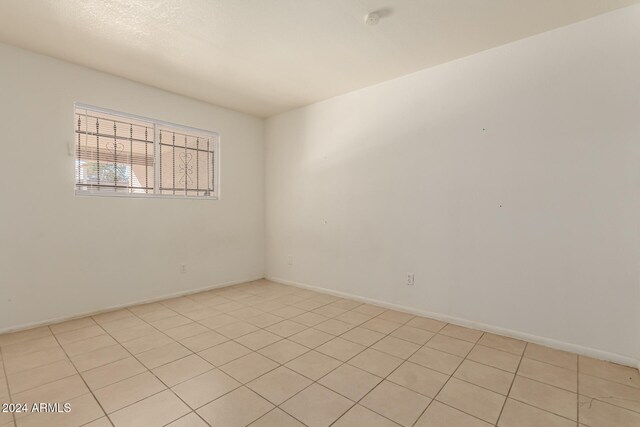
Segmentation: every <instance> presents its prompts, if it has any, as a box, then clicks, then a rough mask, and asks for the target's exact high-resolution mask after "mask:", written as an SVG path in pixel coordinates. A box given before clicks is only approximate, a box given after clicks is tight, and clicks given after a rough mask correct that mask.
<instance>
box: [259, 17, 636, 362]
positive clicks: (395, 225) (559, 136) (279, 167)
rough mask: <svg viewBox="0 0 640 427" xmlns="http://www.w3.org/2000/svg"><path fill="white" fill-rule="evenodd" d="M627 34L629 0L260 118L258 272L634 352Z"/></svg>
mask: <svg viewBox="0 0 640 427" xmlns="http://www.w3.org/2000/svg"><path fill="white" fill-rule="evenodd" d="M639 46H640V7H638V6H635V7H630V8H626V9H622V10H619V11H616V12H613V13H610V14H607V15H603V16H600V17H597V18H595V19H591V20H589V21H585V22H582V23H578V24H575V25H572V26H569V27H564V28H561V29H558V30H555V31H552V32H548V33H544V34H541V35H538V36H535V37H532V38H529V39H525V40H522V41H519V42H516V43H512V44H509V45H506V46H502V47H499V48H496V49H492V50H489V51H486V52H482V53H479V54H476V55H473V56H470V57H467V58H464V59H461V60H458V61H455V62H451V63H448V64H445V65H441V66H438V67H435V68H431V69H427V70H424V71H421V72H418V73H415V74H412V75H409V76H405V77H402V78H399V79H396V80H392V81H389V82H385V83H383V84H379V85H376V86H372V87H369V88H366V89H363V90H359V91H356V92H352V93H349V94H346V95H343V96H339V97H336V98H333V99H331V100H328V101H324V102H320V103H317V104H314V105H311V106H308V107H305V108H300V109H297V110H294V111H291V112H289V113H285V114H282V115H279V116H276V117H273V118H270V119H268V121H267V128H266V133H267V163H266V165H267V166H266V167H267V190H266V195H267V198H266V217H267V251H266V254H267V276H268V277H272V278H276V279H279V280H284V281H290V282H295V283H299V284H306V285H312V286H318V287H322V288H326V289H331V290H333V291H338V292H345V293H349V294H353V295H357V296H361V297H366V298H371V299H375V300H380V301H385V302H388V303H392V304H397V305H401V306H404V307H408V308H412V309H415V310H418V311H421V312H433V313H437V314H439V315H441V316H448V317H451V318H454V319H456V320H457V321H463V322H464V321H472V322H479V323H481V324H484V325H485V326H486V327H490V328H492V329H499V328H505V329H508V330H509V331H507V332H509V333H511V334H514V335H517V336H527V337H530V338H532V339H535V338H536V337H537V338H546V339H550V340H557V341H558V342H556V343H555V344H556V345H559V346H563V347H565V348H570V349H573V350H577V351H585V352H588V353H590V354H594V355H599V356H601V357H605V358H611V359H614V360H617V361H621V362H623V363H632V361H633V359H636V358H638V356H640V348H639V344H640V342H639V341H640V339H639V336H640V328H639V324H640V322H639V321H638V320H639V319H638V312H639V311H640V310H639V309H638V307H640V305H639V304H640V292H639V290H640V288H639V286H638V280H639V277H640V274H639V273H640V271H639V268H638V260H639V259H640V258H639V255H640V253H639V252H640V250H639V248H640V238H639V230H638V223H639V218H640V204H639V197H638V195H639V194H640V185H639V183H640V173H639V172H640V55H639V54H638V52H639V51H638V47H639ZM290 255H291V256H293V265H288V256H290ZM407 272H412V273H415V278H416V285H415V286H414V287H409V286H406V285H404V284H403V283H404V280H405V274H406V273H407ZM594 350H595V351H594Z"/></svg>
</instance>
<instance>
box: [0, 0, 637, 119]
mask: <svg viewBox="0 0 640 427" xmlns="http://www.w3.org/2000/svg"><path fill="white" fill-rule="evenodd" d="M639 2H640V0H482V1H480V0H386V1H384V0H38V1H36V0H33V1H32V0H1V1H0V42H4V43H7V44H12V45H15V46H19V47H23V48H26V49H30V50H33V51H36V52H40V53H44V54H46V55H50V56H53V57H56V58H61V59H64V60H67V61H70V62H73V63H77V64H81V65H84V66H87V67H91V68H94V69H97V70H101V71H105V72H108V73H111V74H115V75H118V76H121V77H125V78H128V79H131V80H135V81H138V82H142V83H146V84H149V85H152V86H156V87H158V88H162V89H165V90H169V91H172V92H176V93H180V94H183V95H187V96H190V97H193V98H196V99H200V100H203V101H207V102H210V103H213V104H217V105H221V106H224V107H228V108H231V109H234V110H238V111H243V112H246V113H250V114H254V115H257V116H261V117H266V116H270V115H273V114H277V113H279V112H283V111H286V110H289V109H292V108H295V107H298V106H302V105H306V104H309V103H312V102H316V101H320V100H322V99H326V98H330V97H333V96H336V95H339V94H342V93H345V92H349V91H352V90H354V89H358V88H361V87H364V86H368V85H371V84H374V83H378V82H381V81H384V80H388V79H391V78H394V77H399V76H402V75H405V74H409V73H412V72H414V71H418V70H420V69H423V68H427V67H430V66H433V65H436V64H441V63H443V62H447V61H451V60H453V59H456V58H460V57H463V56H466V55H470V54H473V53H475V52H479V51H482V50H485V49H489V48H492V47H495V46H499V45H502V44H505V43H509V42H511V41H514V40H518V39H521V38H524V37H528V36H531V35H533V34H537V33H540V32H544V31H548V30H551V29H553V28H557V27H560V26H563V25H567V24H570V23H573V22H577V21H580V20H583V19H586V18H589V17H592V16H595V15H598V14H601V13H605V12H607V11H610V10H613V9H617V8H620V7H624V6H627V5H631V4H635V3H639ZM374 10H381V11H382V15H383V18H382V19H381V21H380V23H379V24H378V25H377V26H367V25H365V24H364V16H365V15H366V13H368V12H371V11H374ZM0 59H1V58H0Z"/></svg>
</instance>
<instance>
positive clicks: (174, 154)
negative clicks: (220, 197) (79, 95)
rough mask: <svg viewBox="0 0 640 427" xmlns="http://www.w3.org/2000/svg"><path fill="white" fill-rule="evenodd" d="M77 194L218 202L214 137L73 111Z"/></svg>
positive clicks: (81, 108)
mask: <svg viewBox="0 0 640 427" xmlns="http://www.w3.org/2000/svg"><path fill="white" fill-rule="evenodd" d="M74 127H75V134H76V147H75V148H76V149H75V156H76V162H75V170H76V193H77V194H98V195H118V196H123V195H128V196H136V195H150V196H162V197H167V196H168V197H209V198H217V194H218V192H217V176H216V173H217V163H216V162H217V157H218V156H217V153H218V135H217V134H216V133H215V132H208V131H203V130H199V129H194V128H188V127H185V126H179V125H174V124H170V123H165V122H161V121H158V120H152V119H146V118H142V117H136V116H132V115H129V114H125V113H119V112H115V111H110V110H105V109H101V108H97V107H91V106H88V105H81V104H76V106H75V126H74Z"/></svg>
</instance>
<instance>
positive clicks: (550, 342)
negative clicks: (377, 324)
mask: <svg viewBox="0 0 640 427" xmlns="http://www.w3.org/2000/svg"><path fill="white" fill-rule="evenodd" d="M266 279H267V280H271V281H273V282H278V283H282V284H284V285H291V286H296V287H299V288H304V289H311V290H314V291H319V292H323V293H326V294H330V295H334V296H338V297H343V298H350V299H353V300H356V301H361V302H366V303H370V304H375V305H379V306H381V307H385V308H390V309H393V310H398V311H404V312H407V313H411V314H415V315H417V316H424V317H430V318H432V319H436V320H441V321H444V322H447V323H453V324H454V325H459V326H465V327H468V328H473V329H479V330H482V331H485V332H491V333H495V334H498V335H504V336H507V337H511V338H517V339H520V340H524V341H529V342H532V343H535V344H540V345H544V346H546V347H551V348H555V349H558V350H564V351H569V352H571V353H576V354H580V355H583V356H588V357H592V358H594V359H600V360H606V361H608V362H614V363H618V364H620V365H625V366H631V367H633V368H638V369H640V360H636V359H634V358H632V357H628V356H623V355H621V354H617V353H610V352H608V351H603V350H598V349H595V348H590V347H584V346H581V345H578V344H571V343H568V342H564V341H558V340H555V339H552V338H547V337H541V336H538V335H531V334H528V333H525V332H520V331H514V330H512V329H506V328H502V327H499V326H494V325H488V324H486V323H480V322H474V321H472V320H468V319H462V318H460V317H455V316H449V315H447V314H441V313H434V312H430V311H424V310H418V309H415V308H411V307H406V306H403V305H398V304H391V303H388V302H385V301H380V300H376V299H372V298H366V297H362V296H359V295H354V294H350V293H348V292H340V291H334V290H332V289H327V288H323V287H321V286H314V285H308V284H305V283H298V282H293V281H291V280H286V279H281V278H279V277H266Z"/></svg>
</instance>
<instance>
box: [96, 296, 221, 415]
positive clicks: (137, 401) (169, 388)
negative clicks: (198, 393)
mask: <svg viewBox="0 0 640 427" xmlns="http://www.w3.org/2000/svg"><path fill="white" fill-rule="evenodd" d="M163 305H164V304H163ZM124 310H127V311H128V312H129V313H131V314H132V315H133V316H134V317H136V318H138V319H140V320H141V321H143V322H145V323H146V324H148V325H150V326H151V327H153V328H154V329H156V330H157V331H159V332H161V333H163V332H162V331H160V330H159V329H158V328H156V327H155V326H154V325H151V324H150V323H149V322H147V321H146V320H144V319H141V318H140V317H138V316H137V315H136V314H135V313H134V312H132V311H131V310H129V309H128V308H125V309H124ZM94 321H95V319H94ZM96 323H97V322H96ZM107 323H108V322H107ZM100 327H102V325H100ZM134 327H135V326H134ZM102 329H103V330H104V331H105V332H106V333H107V334H108V335H109V336H110V337H111V338H113V339H114V340H115V341H116V342H117V343H118V344H119V345H120V346H121V347H122V348H123V349H124V350H125V351H126V352H127V353H129V354H130V355H131V357H133V358H134V359H135V360H137V361H138V363H140V364H141V365H142V366H144V368H145V369H146V372H149V373H150V374H151V375H153V376H154V377H155V378H156V379H157V380H158V381H160V383H161V384H162V385H164V386H165V387H167V388H166V389H165V390H161V391H159V392H157V393H153V394H151V395H149V396H146V397H144V398H142V399H139V400H136V401H135V402H131V403H129V404H128V405H125V406H123V407H122V408H118V409H117V410H115V411H113V412H112V413H111V414H109V413H107V411H104V408H103V411H104V413H105V415H106V416H107V419H108V420H109V422H110V423H111V424H112V425H115V424H114V422H113V420H112V419H111V415H112V414H115V413H116V412H118V411H121V410H123V409H125V408H128V407H130V406H132V405H135V404H136V403H139V402H141V401H143V400H145V399H148V398H149V397H152V396H155V395H157V394H160V393H162V392H164V391H167V390H169V391H171V393H172V394H173V395H174V396H175V397H176V398H178V400H180V401H181V402H182V403H184V404H185V406H186V407H187V408H188V409H189V412H188V413H186V414H185V415H184V416H187V415H189V413H191V412H195V411H193V410H191V406H189V405H188V404H187V402H185V401H184V400H182V398H181V397H180V396H178V395H177V394H176V392H175V391H173V389H172V388H171V387H170V386H169V385H168V384H166V383H165V382H164V381H162V380H161V379H160V378H158V376H157V375H156V374H155V372H153V371H152V370H151V369H149V368H148V367H147V366H146V365H145V364H144V363H142V362H141V361H140V360H139V359H138V358H137V357H136V355H135V354H133V353H132V352H131V351H129V349H128V348H126V347H125V346H124V345H122V343H120V341H118V340H117V339H116V338H115V337H114V336H113V335H111V334H110V333H109V332H108V331H107V330H106V329H104V328H102ZM125 329H126V328H125ZM165 335H166V334H165ZM167 336H168V335H167ZM169 338H171V337H169ZM172 339H173V338H172ZM174 342H177V341H176V340H174ZM179 344H180V345H182V344H181V343H179ZM161 347H162V346H161ZM156 348H157V347H156ZM185 348H186V347H185ZM187 350H189V349H187ZM189 351H191V350H189ZM143 353H144V352H143ZM193 354H195V353H193ZM185 357H187V356H185ZM120 360H122V359H120ZM178 360H179V359H178ZM168 363H171V362H168ZM107 365H108V363H107ZM102 366H105V365H102ZM161 366H163V365H161ZM212 366H213V365H212ZM214 368H215V367H214ZM154 369H155V368H154ZM212 370H213V369H210V370H208V371H206V372H210V371H212ZM206 372H203V374H204V373H206ZM143 373H144V372H142V373H139V374H136V375H133V376H131V377H129V378H126V379H123V380H120V381H116V382H115V383H113V384H118V383H119V382H122V381H126V380H128V379H130V378H133V377H135V376H138V375H141V374H143ZM113 384H109V385H106V386H105V387H109V386H111V385H113ZM176 385H177V384H176ZM87 387H88V385H87ZM102 388H104V387H102ZM96 400H97V399H96ZM98 403H100V402H99V401H98ZM100 406H101V407H102V405H100ZM196 415H197V416H198V417H200V415H199V414H197V413H196ZM180 418H182V417H179V418H176V419H174V420H171V421H169V423H167V424H165V425H168V424H171V423H172V422H174V421H176V420H178V419H180ZM202 421H204V420H202ZM207 424H208V423H207Z"/></svg>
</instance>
